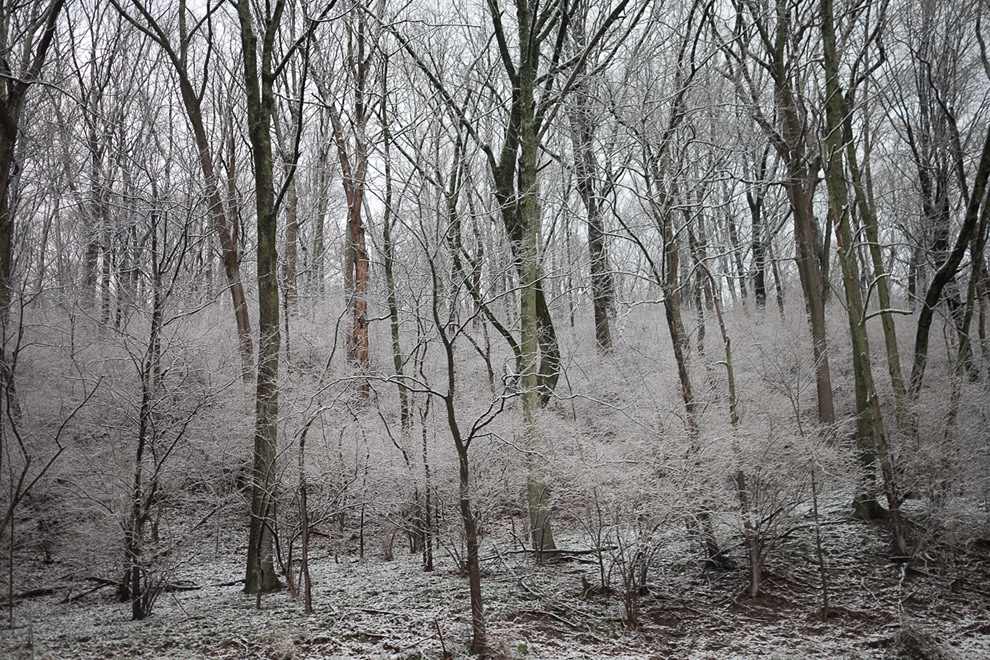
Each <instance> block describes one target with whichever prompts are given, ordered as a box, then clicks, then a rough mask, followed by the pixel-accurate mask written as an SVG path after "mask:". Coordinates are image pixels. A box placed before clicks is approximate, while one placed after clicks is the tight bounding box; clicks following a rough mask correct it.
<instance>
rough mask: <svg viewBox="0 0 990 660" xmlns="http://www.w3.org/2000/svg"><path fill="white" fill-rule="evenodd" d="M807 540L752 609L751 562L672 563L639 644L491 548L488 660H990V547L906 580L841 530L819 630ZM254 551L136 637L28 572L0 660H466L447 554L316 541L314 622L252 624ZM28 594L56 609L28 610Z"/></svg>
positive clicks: (226, 555)
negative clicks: (908, 659)
mask: <svg viewBox="0 0 990 660" xmlns="http://www.w3.org/2000/svg"><path fill="white" fill-rule="evenodd" d="M809 527H810V526H808V525H804V526H801V527H799V528H797V529H796V533H793V534H791V535H789V536H788V538H787V539H785V540H783V541H781V542H780V543H779V544H778V545H777V547H776V548H775V550H774V552H773V554H772V556H771V557H770V558H769V559H768V562H767V576H766V582H765V584H764V590H763V593H762V594H761V595H760V596H759V597H758V598H757V599H755V600H751V599H749V598H748V597H747V596H746V594H745V589H746V584H747V572H746V570H745V568H744V564H743V560H742V556H741V553H739V556H738V557H737V558H736V562H735V563H736V564H737V568H735V569H732V570H725V571H703V570H702V569H701V566H700V565H699V564H698V563H697V561H695V560H693V559H692V558H691V557H690V555H691V554H696V552H697V550H696V549H692V548H682V549H681V550H678V551H677V552H674V551H670V552H667V551H661V552H660V553H659V554H658V555H657V558H656V560H655V561H654V563H653V567H652V569H651V573H650V585H649V588H648V593H647V594H646V595H644V596H643V598H642V600H641V615H640V623H639V626H638V627H637V628H636V629H635V630H630V629H629V628H628V627H627V626H626V625H625V623H624V621H623V609H622V604H621V599H620V598H619V596H618V595H617V594H616V593H611V594H609V593H605V594H602V593H595V594H589V593H588V592H587V591H586V590H585V588H584V587H583V586H582V585H583V581H582V576H584V578H585V579H586V580H587V581H588V582H590V583H591V584H592V585H594V584H596V582H597V580H598V576H599V570H598V565H597V564H596V563H594V562H593V561H592V560H591V559H590V558H589V555H577V556H574V557H572V558H571V560H570V561H560V562H555V563H549V564H547V565H545V566H535V565H534V562H533V560H532V557H531V556H529V555H526V554H524V553H521V552H515V551H513V548H512V545H511V543H510V542H506V543H504V544H499V543H493V542H492V540H491V539H488V541H487V542H486V544H485V552H484V555H485V557H484V559H485V561H484V563H483V570H484V578H483V583H482V588H483V592H484V597H485V605H486V613H487V617H488V629H489V637H490V642H491V646H492V647H493V653H492V656H493V657H502V658H516V659H526V658H543V659H548V660H549V659H563V658H588V659H589V660H590V659H596V658H656V659H661V658H662V659H685V660H702V659H719V660H723V659H725V660H729V659H736V658H781V659H783V658H787V659H796V658H803V659H812V658H822V659H824V658H843V659H849V660H851V659H853V658H856V659H867V658H882V657H883V656H884V653H885V651H886V649H887V647H888V645H889V644H890V643H891V640H892V639H893V637H894V635H895V634H896V633H897V631H898V630H899V629H900V628H901V626H902V625H905V624H910V625H913V626H915V627H916V628H918V629H922V630H924V631H926V632H927V633H929V634H930V635H931V636H932V637H934V638H935V639H936V640H937V641H938V642H939V643H940V644H941V645H942V646H943V648H945V649H947V650H948V651H949V652H950V653H951V654H952V656H951V657H955V658H961V659H966V658H972V659H973V660H976V659H978V658H987V657H990V612H988V607H990V544H986V543H983V544H977V545H976V546H974V547H971V548H968V549H967V550H965V551H964V552H963V551H959V550H957V551H956V552H954V553H953V554H952V556H942V557H936V556H935V553H934V552H930V553H928V554H926V555H925V556H923V557H920V558H918V559H916V560H915V561H914V562H913V563H912V564H911V566H910V567H906V566H905V565H903V564H894V563H890V562H889V561H888V560H887V559H886V550H887V547H886V544H885V541H884V540H883V539H884V538H886V532H885V531H884V530H882V529H880V528H877V527H871V526H869V525H866V524H864V523H862V522H855V521H850V520H847V519H846V518H845V517H844V516H843V515H840V514H839V513H837V512H833V515H832V516H831V519H830V520H827V521H826V524H825V526H824V528H823V529H824V537H825V541H826V546H825V547H826V550H825V553H824V554H825V556H826V562H827V574H828V580H829V597H830V604H831V608H832V612H831V616H830V617H829V618H828V621H823V620H822V619H821V616H820V614H821V602H822V601H821V581H820V574H819V567H818V562H817V558H816V552H815V544H814V534H813V533H812V532H811V531H809V529H808V528H809ZM571 541H572V542H573V544H574V545H576V544H577V543H578V541H577V540H576V539H567V538H561V539H558V544H559V545H561V546H564V545H567V546H569V547H573V546H572V543H571ZM397 546H398V543H397ZM243 550H244V548H243V547H239V546H238V545H237V544H236V543H235V542H234V541H233V540H231V541H230V543H229V544H225V543H219V544H218V545H217V546H215V547H212V546H211V547H209V548H203V549H201V551H200V552H190V553H188V554H187V555H186V556H185V557H184V560H183V563H182V565H181V566H179V567H178V569H177V572H176V576H175V579H176V580H177V581H181V583H182V584H187V585H195V586H196V587H198V588H195V589H192V590H188V591H177V592H172V593H163V594H162V595H161V597H160V599H159V600H158V602H157V604H156V606H155V610H154V613H153V614H152V616H150V617H149V618H147V619H145V620H143V621H138V622H135V621H131V620H130V616H129V615H130V608H129V606H128V605H127V604H122V603H118V602H116V601H115V600H114V594H113V591H114V590H113V589H112V588H105V589H98V590H96V591H95V592H93V593H91V594H89V595H86V596H83V597H81V598H75V599H74V598H73V597H74V596H79V595H80V594H83V593H85V592H86V591H87V590H88V589H92V588H93V586H98V585H96V584H95V583H93V582H91V581H86V580H85V579H84V578H85V577H87V576H81V575H78V574H75V573H74V572H73V573H71V574H66V573H65V571H66V566H60V564H59V563H58V562H55V563H52V564H48V565H45V564H42V563H41V561H40V560H31V559H30V558H27V557H25V558H24V559H23V560H21V558H20V557H19V561H18V565H17V567H16V568H17V571H16V574H17V587H18V593H20V594H22V595H23V596H24V597H22V598H20V599H19V600H18V601H17V602H16V603H15V607H14V610H13V617H14V628H13V630H11V629H10V628H9V627H7V626H6V622H4V625H3V627H0V657H2V658H12V659H20V658H45V659H48V658H51V659H55V658H58V659H63V658H64V659H77V658H78V659H90V658H94V659H95V658H176V659H178V658H231V659H233V658H237V659H247V658H265V659H272V660H290V659H297V660H303V659H306V658H395V659H399V658H401V659H410V660H411V659H413V658H440V657H442V655H443V653H444V651H445V650H446V651H447V652H449V653H450V654H451V655H452V657H454V658H459V657H466V648H467V645H468V641H469V639H468V635H469V632H470V625H469V616H470V613H469V600H468V598H467V591H468V585H467V580H466V579H463V578H461V577H460V576H458V575H457V571H456V569H455V567H456V563H455V562H454V561H453V560H452V559H451V558H450V557H449V556H445V555H443V553H439V554H438V555H437V567H436V570H435V571H433V572H431V573H426V572H424V571H423V570H422V569H421V566H420V561H419V557H418V556H414V555H410V554H409V553H408V552H407V551H406V550H405V549H403V548H399V547H397V548H396V558H395V560H393V561H384V560H383V559H382V558H381V553H380V550H379V549H378V548H376V552H375V553H374V556H372V553H371V552H370V551H369V553H368V556H367V557H366V558H365V559H357V558H356V557H354V556H350V555H340V556H339V562H338V561H335V557H334V554H333V551H332V547H331V545H330V543H329V542H326V541H325V540H324V539H318V542H317V543H316V547H315V548H314V549H313V550H312V559H311V561H312V573H313V581H314V589H313V600H314V607H315V610H316V613H315V614H313V615H311V616H306V615H305V614H304V613H303V606H302V603H301V602H300V601H297V600H294V599H292V598H291V597H290V595H289V594H288V593H287V592H285V591H283V592H279V593H275V594H272V595H267V596H265V597H264V598H263V599H262V601H261V609H260V610H259V609H257V602H256V599H255V598H254V597H253V596H248V595H245V594H244V593H243V592H242V591H241V586H242V583H240V582H237V580H238V578H240V577H242V561H243V556H244V552H243ZM4 572H6V570H5V571H4ZM613 582H614V583H617V582H618V578H617V576H616V577H614V578H613ZM33 589H47V590H49V591H47V592H38V593H40V594H41V595H32V594H31V593H30V591H31V590H33ZM4 596H6V587H5V588H4ZM4 600H6V598H4ZM5 609H6V608H5ZM4 618H5V619H6V616H5V617H4ZM441 637H442V641H441Z"/></svg>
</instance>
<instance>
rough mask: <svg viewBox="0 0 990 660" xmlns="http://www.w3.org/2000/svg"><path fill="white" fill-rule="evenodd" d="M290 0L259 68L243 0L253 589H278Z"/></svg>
mask: <svg viewBox="0 0 990 660" xmlns="http://www.w3.org/2000/svg"><path fill="white" fill-rule="evenodd" d="M284 7H285V3H284V1H283V0H279V1H278V2H276V3H275V5H274V8H273V11H272V13H271V14H270V15H266V16H264V17H263V18H262V20H261V21H260V26H261V27H262V29H263V30H264V34H263V42H262V43H263V45H262V50H261V70H260V71H259V70H258V38H257V36H256V35H255V32H254V27H253V25H252V12H251V4H250V3H249V2H248V1H247V0H239V2H238V4H237V15H238V19H239V21H240V35H241V46H242V51H243V57H244V83H245V93H246V96H247V114H248V137H249V138H250V142H251V154H252V157H253V159H254V176H255V200H256V210H257V223H258V329H259V334H260V340H259V343H258V382H257V400H256V410H255V436H254V468H253V471H252V483H251V531H250V536H249V541H248V558H247V576H246V579H245V586H244V590H245V591H247V592H248V593H254V592H264V591H271V590H274V589H277V588H278V587H279V586H280V585H279V581H278V577H277V576H276V575H275V568H274V562H273V560H272V527H271V514H272V502H273V497H274V490H275V478H276V472H275V455H276V449H277V442H278V395H279V387H278V372H279V346H280V334H279V293H278V281H277V275H276V269H277V268H278V254H277V248H276V223H277V217H276V208H275V188H274V177H273V169H274V165H273V158H272V139H271V120H272V111H273V108H274V103H275V97H274V93H273V89H272V86H273V85H272V83H273V78H274V76H273V72H272V57H273V48H274V46H273V42H274V37H275V32H276V31H277V29H278V25H279V22H280V20H281V16H282V12H283V10H284Z"/></svg>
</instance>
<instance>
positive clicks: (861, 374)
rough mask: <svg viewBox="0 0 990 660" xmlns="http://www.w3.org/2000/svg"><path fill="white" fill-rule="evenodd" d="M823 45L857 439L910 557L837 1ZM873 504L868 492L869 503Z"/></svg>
mask: <svg viewBox="0 0 990 660" xmlns="http://www.w3.org/2000/svg"><path fill="white" fill-rule="evenodd" d="M821 17H822V27H821V30H822V43H823V46H824V55H825V56H824V67H825V139H824V143H823V150H824V154H823V162H824V166H825V184H826V186H827V188H828V197H829V213H830V215H831V217H832V225H833V226H834V227H835V232H836V247H837V248H838V253H839V264H840V266H841V268H842V281H843V285H844V288H845V293H846V310H847V313H848V318H849V334H850V337H851V339H852V348H853V365H854V366H853V368H854V372H855V385H856V435H857V440H858V444H859V450H860V455H861V458H862V461H863V467H864V469H865V470H866V471H867V474H868V475H869V474H871V472H872V467H873V463H874V460H875V459H876V458H879V459H880V467H881V472H882V475H883V481H884V488H885V490H886V494H887V504H888V507H889V511H890V520H891V523H892V524H893V528H894V553H895V555H896V556H898V557H907V552H908V551H907V539H906V536H905V533H904V523H903V520H902V519H901V514H900V496H899V494H898V492H897V487H896V484H895V482H894V474H895V473H894V468H893V458H892V455H891V452H890V448H889V446H888V444H887V437H886V433H885V431H884V423H883V414H882V412H881V410H880V405H879V398H878V396H877V392H876V387H875V386H874V383H873V370H872V368H871V366H870V345H869V340H868V338H867V334H866V313H865V309H864V305H863V297H862V291H861V290H860V288H859V287H860V279H859V270H858V266H857V262H856V255H855V244H854V242H853V233H852V229H851V228H850V222H849V218H850V215H851V213H850V208H849V194H848V189H847V186H846V181H845V177H844V171H843V155H844V152H845V144H844V139H843V134H844V130H843V126H844V123H845V116H846V111H847V110H846V108H845V103H844V98H843V94H842V90H841V88H840V86H839V79H838V77H839V59H838V54H837V52H836V43H835V26H834V18H833V9H832V0H821ZM870 498H871V496H870V494H869V491H867V501H869V499H870Z"/></svg>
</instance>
